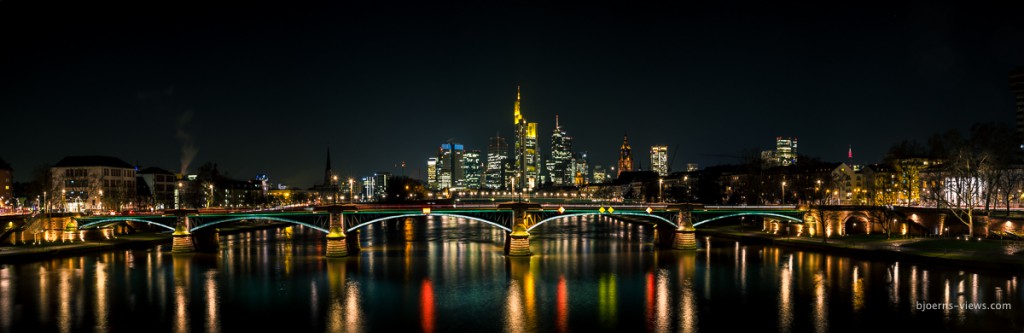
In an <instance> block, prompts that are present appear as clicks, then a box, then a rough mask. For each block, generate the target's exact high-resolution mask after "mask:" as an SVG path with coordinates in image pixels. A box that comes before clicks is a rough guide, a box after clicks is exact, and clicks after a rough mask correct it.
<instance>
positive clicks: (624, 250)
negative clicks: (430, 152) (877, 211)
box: [0, 217, 1024, 332]
mask: <svg viewBox="0 0 1024 333" xmlns="http://www.w3.org/2000/svg"><path fill="white" fill-rule="evenodd" d="M532 235H533V236H532V237H531V244H532V249H533V250H534V253H536V255H534V256H532V257H528V258H509V257H506V256H504V254H503V253H502V245H503V240H504V234H503V232H502V231H500V230H497V231H496V229H495V228H493V227H489V226H486V225H480V224H478V223H475V222H473V221H468V220H462V219H449V218H442V217H432V218H430V219H408V220H401V221H392V222H390V223H381V224H378V225H374V226H368V227H367V228H366V229H364V230H363V233H362V235H361V236H360V239H361V242H362V244H361V246H362V248H363V251H362V252H360V253H359V254H358V255H357V256H352V257H349V258H342V259H325V258H323V253H324V251H325V249H324V243H323V242H324V241H323V234H320V233H318V232H317V231H315V230H311V229H309V228H306V227H294V228H293V229H292V230H291V232H288V231H285V230H266V231H259V232H249V233H242V234H237V235H223V236H222V237H221V241H222V244H221V248H220V249H219V250H218V251H217V252H214V253H196V254H189V255H183V256H182V255H172V254H170V253H168V252H167V249H166V247H159V248H154V249H144V250H129V251H125V250H120V251H116V252H109V253H102V254H91V255H87V256H82V257H74V258H67V259H56V260H51V261H45V262H38V263H25V264H18V265H9V264H5V265H0V331H3V332H34V331H59V332H78V331H99V332H103V331H129V330H133V329H137V328H138V327H142V326H139V325H144V324H150V325H152V324H151V323H162V326H159V327H160V328H158V329H156V330H158V331H176V332H191V331H208V332H220V331H238V330H243V329H245V328H249V327H260V329H261V330H267V331H281V330H284V331H338V332H340V331H345V332H363V331H400V332H409V331H426V332H437V331H508V332H533V331H545V332H550V331H556V332H567V331H635V330H647V331H656V332H699V331H735V330H738V329H741V328H743V327H751V326H752V327H761V328H762V330H763V328H767V330H769V331H770V330H779V331H800V332H804V331H814V332H828V331H832V330H837V329H846V328H853V327H858V328H863V329H864V330H881V329H887V328H890V327H889V326H887V325H890V324H887V323H892V322H897V323H901V324H899V325H907V326H911V327H920V328H921V329H923V330H930V329H934V330H938V331H941V330H944V329H950V330H966V329H972V330H973V329H978V330H985V329H987V330H995V331H1020V330H1021V329H1024V327H1022V325H1024V324H1022V322H1021V321H1020V318H1019V313H1020V312H1019V311H1017V310H1006V311H994V310H988V311H981V310H969V309H963V308H960V309H948V310H938V309H937V310H932V311H920V310H915V308H914V307H915V306H916V304H919V303H923V302H934V303H939V302H951V303H960V302H971V303H988V302H1007V303H1010V304H1011V305H1012V306H1013V307H1014V308H1016V309H1020V308H1021V307H1022V306H1024V305H1022V302H1021V298H1022V295H1021V290H1020V289H1018V285H1017V283H1018V274H998V273H991V272H980V271H969V270H965V271H963V272H960V271H956V270H947V269H941V268H934V267H930V266H921V265H915V264H910V263H905V262H891V261H871V260H860V259H851V258H847V257H841V256H834V255H828V254H819V253H813V252H806V251H798V250H792V249H786V248H776V247H771V246H761V245H750V244H742V243H736V242H734V241H720V242H716V241H715V240H714V239H711V240H710V242H709V240H708V239H706V238H701V240H702V242H701V244H700V245H701V248H702V249H701V250H699V251H695V252H680V251H666V250H656V249H652V248H651V247H650V246H642V243H643V242H645V241H646V240H649V239H650V237H651V236H653V228H648V227H645V228H639V227H635V226H632V225H630V224H628V223H622V222H616V221H614V220H610V219H588V218H569V219H564V220H562V221H555V222H552V223H549V224H545V225H544V226H541V227H540V228H538V229H535V231H534V232H532ZM908 265H909V266H908ZM930 297H933V298H934V299H933V298H930ZM495 300H498V301H495ZM398 318H409V319H410V320H398ZM868 319H869V320H868ZM939 325H948V326H949V328H946V327H945V326H939Z"/></svg>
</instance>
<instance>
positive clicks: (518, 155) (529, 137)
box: [513, 86, 541, 191]
mask: <svg viewBox="0 0 1024 333" xmlns="http://www.w3.org/2000/svg"><path fill="white" fill-rule="evenodd" d="M520 101H521V94H520V91H519V86H516V102H515V108H514V114H513V116H514V119H515V126H516V128H515V129H516V145H515V168H516V175H513V177H514V178H515V181H516V183H517V184H516V185H518V186H516V188H517V190H519V189H521V190H527V191H532V190H533V189H535V188H537V186H538V185H539V183H540V170H541V167H540V147H538V146H537V123H530V122H527V121H526V118H524V117H523V114H522V112H521V110H520Z"/></svg>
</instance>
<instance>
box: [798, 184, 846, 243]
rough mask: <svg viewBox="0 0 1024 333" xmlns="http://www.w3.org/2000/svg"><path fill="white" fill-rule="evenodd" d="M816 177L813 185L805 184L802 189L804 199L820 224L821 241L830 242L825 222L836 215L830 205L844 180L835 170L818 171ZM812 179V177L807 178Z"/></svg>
mask: <svg viewBox="0 0 1024 333" xmlns="http://www.w3.org/2000/svg"><path fill="white" fill-rule="evenodd" d="M815 176H816V178H815V179H814V180H813V182H812V183H813V186H811V187H807V186H804V187H803V188H804V190H803V191H802V193H803V194H802V197H803V198H802V199H803V201H804V202H805V203H807V205H808V206H809V208H811V216H812V217H814V219H815V220H816V222H817V224H818V226H819V228H820V229H819V232H820V233H821V241H822V242H823V243H827V242H828V233H827V232H826V229H825V228H826V226H825V223H826V222H827V221H828V220H829V219H831V218H834V217H835V215H836V214H835V211H832V210H829V209H828V207H826V206H829V205H830V204H831V201H832V200H831V199H832V194H833V193H835V191H838V190H839V188H840V184H841V181H842V178H840V177H842V175H840V174H837V173H834V172H826V173H820V172H819V173H817V174H816V175H815ZM807 180H808V181H810V178H807Z"/></svg>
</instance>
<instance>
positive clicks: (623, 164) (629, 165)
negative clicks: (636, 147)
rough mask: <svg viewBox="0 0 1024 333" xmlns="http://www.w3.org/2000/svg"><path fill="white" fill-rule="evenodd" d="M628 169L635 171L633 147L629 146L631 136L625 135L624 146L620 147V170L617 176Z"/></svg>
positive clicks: (623, 137) (623, 138)
mask: <svg viewBox="0 0 1024 333" xmlns="http://www.w3.org/2000/svg"><path fill="white" fill-rule="evenodd" d="M627 171H633V149H632V148H629V136H627V135H623V136H622V147H621V148H619V172H618V173H617V174H616V176H618V175H621V174H622V173H623V172H627Z"/></svg>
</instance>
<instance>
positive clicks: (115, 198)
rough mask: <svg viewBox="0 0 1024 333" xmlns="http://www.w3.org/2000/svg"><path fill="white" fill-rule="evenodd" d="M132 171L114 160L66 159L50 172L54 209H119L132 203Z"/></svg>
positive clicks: (109, 158)
mask: <svg viewBox="0 0 1024 333" xmlns="http://www.w3.org/2000/svg"><path fill="white" fill-rule="evenodd" d="M135 171H136V170H135V167H133V166H132V165H131V164H128V163H125V162H124V161H122V160H120V159H118V158H116V157H108V156H68V157H65V158H64V159H61V160H60V161H59V162H57V164H54V165H53V167H51V168H50V177H51V179H50V181H51V184H53V186H54V188H53V190H52V192H50V193H53V194H54V195H52V196H51V197H50V198H52V199H50V200H49V205H50V207H51V208H53V209H63V210H65V211H74V212H81V211H88V210H99V209H122V208H126V207H131V206H132V203H133V202H134V201H135V194H136V193H135V190H136V187H135Z"/></svg>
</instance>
